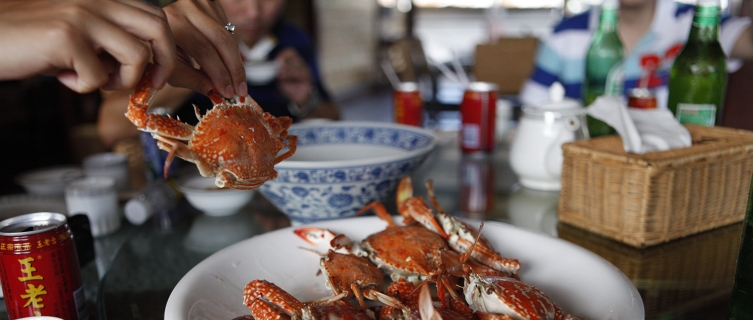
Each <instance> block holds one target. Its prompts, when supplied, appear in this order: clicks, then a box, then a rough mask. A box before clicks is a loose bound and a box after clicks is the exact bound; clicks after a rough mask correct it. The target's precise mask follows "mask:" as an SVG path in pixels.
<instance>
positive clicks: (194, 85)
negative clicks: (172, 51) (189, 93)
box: [168, 63, 214, 94]
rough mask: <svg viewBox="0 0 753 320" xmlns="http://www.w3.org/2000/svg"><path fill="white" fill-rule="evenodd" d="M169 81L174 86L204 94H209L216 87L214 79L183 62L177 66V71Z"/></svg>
mask: <svg viewBox="0 0 753 320" xmlns="http://www.w3.org/2000/svg"><path fill="white" fill-rule="evenodd" d="M168 82H169V83H170V85H172V86H174V87H181V88H188V89H191V90H194V91H197V92H200V93H203V94H207V92H209V91H210V90H212V89H213V88H214V84H212V79H209V77H208V76H207V75H206V74H205V73H204V72H202V71H201V70H199V69H195V68H193V67H190V66H189V65H187V64H182V63H178V64H177V65H176V66H175V71H173V75H172V76H171V77H170V79H168Z"/></svg>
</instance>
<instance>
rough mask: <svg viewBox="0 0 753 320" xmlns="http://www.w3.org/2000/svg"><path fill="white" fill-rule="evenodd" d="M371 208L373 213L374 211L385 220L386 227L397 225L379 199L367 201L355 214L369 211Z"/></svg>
mask: <svg viewBox="0 0 753 320" xmlns="http://www.w3.org/2000/svg"><path fill="white" fill-rule="evenodd" d="M372 209H373V210H374V213H376V214H377V216H378V217H379V218H381V219H382V220H384V221H385V222H387V226H388V227H395V226H397V225H396V224H395V221H393V220H392V215H390V213H389V212H387V208H385V207H384V205H383V204H382V203H381V202H379V201H372V202H370V203H368V204H367V205H365V206H364V207H363V208H361V209H360V210H358V212H356V215H361V214H363V213H365V212H366V211H369V210H372Z"/></svg>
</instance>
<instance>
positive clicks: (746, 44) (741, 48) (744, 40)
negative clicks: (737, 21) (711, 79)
mask: <svg viewBox="0 0 753 320" xmlns="http://www.w3.org/2000/svg"><path fill="white" fill-rule="evenodd" d="M750 28H751V26H750V25H748V27H747V28H745V30H743V32H742V33H740V36H739V37H737V41H735V45H734V46H733V47H732V53H731V54H730V56H731V57H733V58H738V59H742V60H753V32H751V31H750Z"/></svg>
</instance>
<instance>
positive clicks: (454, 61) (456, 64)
mask: <svg viewBox="0 0 753 320" xmlns="http://www.w3.org/2000/svg"><path fill="white" fill-rule="evenodd" d="M452 66H453V67H454V68H455V72H457V74H458V79H460V83H462V84H463V86H464V87H468V85H469V84H470V83H471V80H470V79H469V78H468V75H467V74H466V73H465V70H464V69H463V66H462V65H460V59H458V55H457V54H455V51H452Z"/></svg>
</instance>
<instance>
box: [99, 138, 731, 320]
mask: <svg viewBox="0 0 753 320" xmlns="http://www.w3.org/2000/svg"><path fill="white" fill-rule="evenodd" d="M439 135H440V143H439V147H438V148H437V149H436V150H435V151H434V152H433V153H432V154H431V155H430V157H429V159H427V161H426V162H425V163H424V165H423V166H422V167H420V168H419V169H418V170H417V171H416V172H415V173H414V174H413V175H412V178H413V182H414V189H415V190H414V193H415V194H418V195H426V186H425V182H426V181H427V180H428V179H432V181H433V186H434V190H435V194H436V196H437V200H438V201H439V203H440V204H441V206H442V207H443V208H444V209H445V210H446V211H447V212H450V213H455V214H456V215H458V216H463V217H469V218H475V219H485V220H494V221H501V222H507V223H511V224H513V225H516V226H518V227H521V228H524V229H528V230H532V231H534V232H539V233H544V234H548V235H550V236H556V237H559V238H561V239H564V240H566V241H570V242H573V243H575V244H577V245H580V246H582V247H584V248H586V249H588V250H590V251H592V252H594V253H596V254H598V255H600V256H602V257H603V258H604V259H606V260H607V261H609V262H611V263H612V264H614V265H615V266H616V267H617V268H619V269H620V270H622V272H624V273H625V274H626V275H627V276H628V278H630V279H631V280H632V281H633V283H634V284H635V285H636V287H637V288H638V289H639V292H640V293H641V295H642V298H643V300H644V304H645V306H646V318H647V319H696V318H697V319H701V318H703V319H724V318H725V315H726V304H727V303H728V299H729V293H730V292H731V288H732V279H733V275H734V268H735V263H734V262H735V258H736V255H737V248H738V246H739V241H740V240H739V236H740V232H741V230H742V229H741V226H740V225H739V224H735V225H731V226H728V227H724V228H719V229H716V230H713V231H710V232H706V233H702V234H698V235H694V236H691V237H687V238H684V239H680V240H676V241H673V242H670V243H667V244H663V245H659V246H655V247H650V248H647V249H636V248H632V247H628V246H626V245H624V244H621V243H617V242H614V241H611V240H608V239H605V238H602V237H600V236H598V235H595V234H592V233H589V232H587V231H583V230H581V229H577V228H575V227H571V226H568V225H564V224H560V223H558V222H557V217H556V211H557V205H558V198H559V193H558V192H544V191H536V190H530V189H525V188H522V187H520V185H519V184H518V183H517V178H516V176H515V174H514V173H513V172H512V170H511V169H510V165H509V161H508V151H509V143H508V140H503V141H501V143H500V145H499V147H498V150H497V151H496V152H494V153H493V154H491V155H488V156H484V157H478V156H463V155H462V154H461V152H460V150H459V147H458V144H457V132H439ZM386 205H387V208H388V210H390V211H391V212H395V211H394V210H395V205H394V200H391V201H389V202H387V203H386ZM179 212H181V213H182V215H181V216H179V217H177V218H174V219H168V220H170V222H173V223H168V224H166V225H168V226H170V227H169V228H165V227H164V225H165V224H164V223H163V222H164V221H163V222H162V223H161V222H159V221H160V218H159V217H155V218H154V220H153V221H151V222H150V223H147V224H145V225H142V226H138V227H134V226H131V225H128V224H126V226H124V228H122V229H121V230H119V231H118V232H117V233H116V234H115V235H114V236H113V237H112V238H110V237H106V238H101V239H98V240H97V241H100V242H108V241H113V242H115V243H118V240H114V239H121V240H119V243H121V246H120V247H119V249H118V250H117V251H116V254H115V255H114V256H113V259H112V263H111V265H110V267H109V269H108V270H107V272H106V274H105V277H104V278H103V279H102V281H101V285H100V288H99V297H98V299H97V305H98V308H99V310H98V311H99V313H98V316H99V318H100V319H161V318H162V317H163V314H164V309H165V305H166V303H167V299H168V297H169V296H170V293H171V292H172V289H173V288H174V287H175V285H176V284H177V283H178V282H179V281H180V279H181V278H182V277H183V275H185V274H186V273H187V272H188V271H189V270H190V269H191V268H192V267H193V266H195V265H196V264H198V263H199V262H201V261H202V260H204V259H205V258H207V257H208V256H210V255H211V254H212V253H213V252H216V251H218V250H220V249H221V248H223V247H225V246H227V245H230V244H232V243H235V242H238V241H240V240H242V239H246V238H249V237H252V236H254V235H257V234H261V233H264V232H267V231H271V230H276V229H280V228H284V227H287V226H289V225H290V221H289V220H288V219H287V217H285V216H284V215H283V214H282V213H280V212H279V211H277V209H276V208H274V206H272V205H271V204H270V203H269V202H268V201H266V199H264V198H263V196H261V195H260V194H259V193H257V194H256V195H255V198H254V199H253V201H252V202H251V203H250V204H249V205H248V206H247V207H245V208H244V209H243V210H242V211H240V212H238V213H237V214H235V215H232V216H227V217H207V216H204V215H202V214H201V213H199V212H196V211H195V210H193V209H191V208H190V207H189V206H188V205H187V204H186V203H183V208H182V209H180V210H179ZM163 220H164V218H163ZM161 226H162V227H161ZM111 239H113V240H111Z"/></svg>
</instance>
